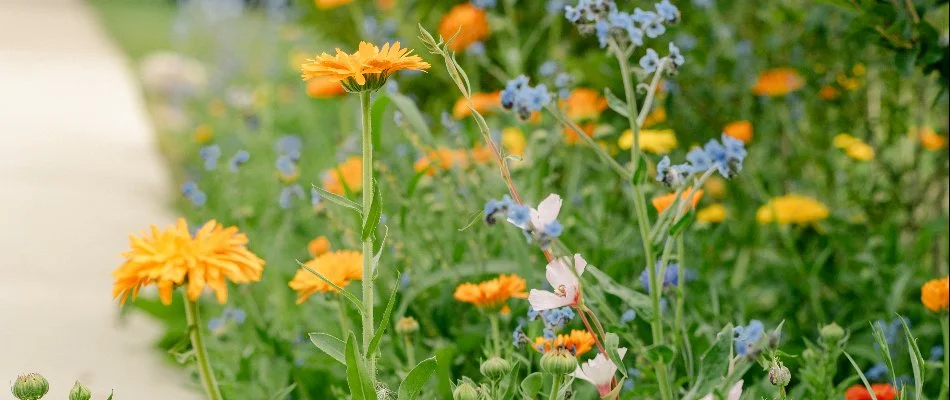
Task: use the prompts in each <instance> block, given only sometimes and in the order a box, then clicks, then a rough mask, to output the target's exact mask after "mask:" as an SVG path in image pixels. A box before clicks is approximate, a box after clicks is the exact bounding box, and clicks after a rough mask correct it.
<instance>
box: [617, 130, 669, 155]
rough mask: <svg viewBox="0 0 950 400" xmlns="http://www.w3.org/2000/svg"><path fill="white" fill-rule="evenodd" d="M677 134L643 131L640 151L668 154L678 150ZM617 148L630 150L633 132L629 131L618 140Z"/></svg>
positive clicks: (665, 131)
mask: <svg viewBox="0 0 950 400" xmlns="http://www.w3.org/2000/svg"><path fill="white" fill-rule="evenodd" d="M677 144H678V143H677V141H676V133H675V132H673V130H672V129H659V130H653V129H643V130H641V131H640V150H643V151H645V152H648V153H653V154H666V153H669V152H670V151H673V149H675V148H676V145H677ZM617 146H619V147H620V148H621V149H624V150H629V149H630V148H631V147H633V131H631V130H629V129H627V130H626V131H624V132H623V134H621V135H620V139H618V140H617Z"/></svg>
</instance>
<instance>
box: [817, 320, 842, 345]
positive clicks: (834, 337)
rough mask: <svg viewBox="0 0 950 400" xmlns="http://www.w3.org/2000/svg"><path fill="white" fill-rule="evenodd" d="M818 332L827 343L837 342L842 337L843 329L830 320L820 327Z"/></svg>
mask: <svg viewBox="0 0 950 400" xmlns="http://www.w3.org/2000/svg"><path fill="white" fill-rule="evenodd" d="M819 334H820V335H821V338H822V339H824V340H825V341H827V342H828V343H837V342H838V341H839V340H841V338H843V337H844V329H843V328H842V327H840V326H838V324H836V323H834V322H832V323H830V324H828V325H825V326H823V327H821V331H820V332H819Z"/></svg>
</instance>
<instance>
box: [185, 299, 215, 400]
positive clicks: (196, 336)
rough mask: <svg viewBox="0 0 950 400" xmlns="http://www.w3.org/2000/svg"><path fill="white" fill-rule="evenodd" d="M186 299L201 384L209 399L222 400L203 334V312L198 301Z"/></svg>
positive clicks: (186, 312)
mask: <svg viewBox="0 0 950 400" xmlns="http://www.w3.org/2000/svg"><path fill="white" fill-rule="evenodd" d="M183 297H184V299H185V319H186V321H187V322H188V336H190V337H191V347H192V348H193V349H194V350H195V362H197V363H198V377H199V378H201V386H202V387H203V388H204V389H205V394H207V395H208V400H221V399H222V397H221V389H219V388H218V381H217V380H216V379H215V378H214V370H213V369H212V368H211V360H210V359H209V358H208V349H207V348H205V341H204V337H203V336H202V335H201V327H202V325H201V314H199V312H198V302H197V301H191V300H190V299H188V295H184V296H183Z"/></svg>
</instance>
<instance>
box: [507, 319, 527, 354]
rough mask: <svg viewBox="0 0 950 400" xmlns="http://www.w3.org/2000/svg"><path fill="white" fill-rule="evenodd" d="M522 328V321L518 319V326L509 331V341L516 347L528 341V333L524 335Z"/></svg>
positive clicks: (518, 347)
mask: <svg viewBox="0 0 950 400" xmlns="http://www.w3.org/2000/svg"><path fill="white" fill-rule="evenodd" d="M523 328H524V321H518V326H516V327H515V330H514V331H513V332H512V333H511V339H512V340H511V342H512V344H514V346H515V348H516V349H520V348H521V345H523V344H525V343H528V342H529V340H528V335H525V333H524V329H523Z"/></svg>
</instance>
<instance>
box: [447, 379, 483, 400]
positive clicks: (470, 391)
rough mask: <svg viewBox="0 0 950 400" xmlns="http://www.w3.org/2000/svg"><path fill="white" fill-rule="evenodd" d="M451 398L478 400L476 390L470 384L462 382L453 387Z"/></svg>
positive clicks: (456, 399) (455, 399)
mask: <svg viewBox="0 0 950 400" xmlns="http://www.w3.org/2000/svg"><path fill="white" fill-rule="evenodd" d="M452 398H453V399H454V400H478V390H476V389H475V387H474V386H472V384H471V383H469V382H467V381H464V382H462V383H460V384H459V385H458V386H456V387H455V391H453V392H452Z"/></svg>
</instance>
